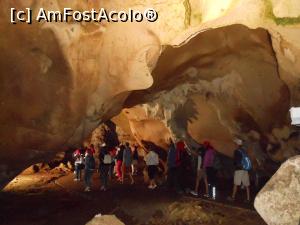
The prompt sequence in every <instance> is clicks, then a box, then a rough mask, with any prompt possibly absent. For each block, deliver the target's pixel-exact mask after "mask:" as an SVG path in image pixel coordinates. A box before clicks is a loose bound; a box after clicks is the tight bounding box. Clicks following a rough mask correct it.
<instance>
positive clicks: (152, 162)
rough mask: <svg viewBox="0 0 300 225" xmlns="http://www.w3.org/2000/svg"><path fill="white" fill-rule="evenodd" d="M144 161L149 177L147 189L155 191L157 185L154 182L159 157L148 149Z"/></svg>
mask: <svg viewBox="0 0 300 225" xmlns="http://www.w3.org/2000/svg"><path fill="white" fill-rule="evenodd" d="M144 160H145V162H146V165H147V169H148V176H149V180H150V183H149V186H148V188H149V189H155V188H156V187H157V184H156V182H155V176H156V174H157V170H158V168H157V166H158V165H159V157H158V154H157V153H155V152H154V151H153V149H150V151H149V152H148V153H147V155H146V156H145V157H144Z"/></svg>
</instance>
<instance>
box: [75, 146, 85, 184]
mask: <svg viewBox="0 0 300 225" xmlns="http://www.w3.org/2000/svg"><path fill="white" fill-rule="evenodd" d="M81 152H82V150H81V149H76V150H75V152H74V153H73V157H74V158H75V163H74V164H75V179H74V181H80V180H81V172H82V170H83V168H84V156H83V155H82V154H81Z"/></svg>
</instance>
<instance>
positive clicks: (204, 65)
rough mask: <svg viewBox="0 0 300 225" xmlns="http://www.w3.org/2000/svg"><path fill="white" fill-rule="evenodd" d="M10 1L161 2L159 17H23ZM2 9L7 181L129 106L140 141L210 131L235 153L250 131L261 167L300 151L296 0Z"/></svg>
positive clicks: (0, 76) (203, 135)
mask: <svg viewBox="0 0 300 225" xmlns="http://www.w3.org/2000/svg"><path fill="white" fill-rule="evenodd" d="M10 7H15V8H25V7H31V8H32V9H33V10H34V12H36V10H37V9H39V8H40V7H44V8H45V9H49V10H50V9H51V10H59V9H62V8H63V7H71V8H73V9H74V10H76V9H78V10H84V9H90V8H92V7H94V8H99V7H106V8H107V9H127V8H129V7H131V8H134V9H139V10H143V9H145V8H149V7H153V8H154V9H156V10H157V11H158V12H159V19H158V21H157V22H155V23H148V22H144V23H104V24H100V23H99V24H98V23H97V24H96V23H81V24H80V23H48V24H46V23H41V24H38V23H36V22H34V23H33V24H32V25H26V24H17V25H12V24H9V18H10V15H9V12H10ZM0 10H1V11H0V32H1V37H0V40H1V41H0V50H1V53H0V68H1V72H0V89H1V91H0V104H1V111H0V171H1V172H0V184H1V186H3V185H5V184H6V183H7V182H8V181H9V180H11V179H12V178H13V177H14V176H15V175H17V174H18V173H19V172H20V171H22V170H23V169H25V168H27V167H28V166H30V165H32V164H35V163H39V162H42V161H48V160H50V159H52V158H53V157H54V156H55V154H56V153H57V152H59V151H61V150H62V149H64V148H66V147H69V146H76V145H79V144H80V143H81V142H82V141H83V140H85V139H86V138H87V137H88V136H89V135H90V134H91V132H92V131H93V130H94V129H95V128H96V127H98V126H99V124H100V123H101V122H102V121H106V120H108V119H110V118H112V117H114V116H116V115H118V114H119V113H120V112H121V110H122V109H123V108H128V109H124V111H123V113H125V115H126V116H127V117H128V118H129V121H128V124H129V127H130V132H131V133H132V135H133V136H134V137H135V138H137V140H138V142H140V143H141V142H142V141H149V142H153V143H154V144H156V145H157V146H159V147H161V148H166V140H167V138H168V137H169V136H170V135H173V136H175V137H177V138H181V137H185V138H186V139H187V140H188V142H189V143H190V144H191V145H195V143H196V142H201V141H203V140H204V139H208V140H210V141H212V143H213V144H214V145H215V146H216V148H217V149H218V150H219V151H220V152H222V153H224V154H226V155H229V156H230V155H232V152H233V149H234V145H233V143H232V138H233V137H234V136H235V135H237V134H238V135H240V136H242V137H243V138H244V139H246V140H247V141H248V142H249V143H250V146H251V144H253V143H259V144H260V145H261V150H260V151H259V152H258V153H257V150H254V149H252V150H251V151H250V155H251V157H252V159H257V164H258V165H259V166H263V160H264V159H271V160H273V161H276V162H280V161H282V160H284V159H286V158H289V157H291V156H293V155H296V154H298V153H299V148H298V146H299V143H298V141H297V137H298V136H299V134H298V131H294V130H293V129H292V128H291V127H290V126H289V123H290V121H289V114H288V110H289V107H290V106H292V105H293V106H297V105H298V106H299V104H300V94H299V91H300V89H299V81H300V64H299V58H300V42H299V37H300V29H299V28H300V19H299V15H300V7H299V2H298V1H296V0H289V1H283V0H272V1H271V0H263V1H257V0H246V1H239V0H223V1H213V0H210V1H206V0H202V1H199V0H197V1H196V0H176V1H174V0H172V1H171V0H169V1H158V0H153V1H146V2H145V1H140V0H132V1H118V0H114V1H111V0H110V1H108V0H107V1H79V0H78V1H67V0H66V1H61V0H60V1H59V0H47V1H46V0H44V1H43V0H42V1H41V0H31V1H1V3H0ZM140 104H144V105H140ZM131 107H135V108H131ZM126 111H128V113H126ZM123 116H124V115H123ZM116 123H125V122H124V118H123V120H121V121H117V122H116ZM126 123H127V122H126ZM128 124H127V125H126V126H127V129H128ZM119 127H121V125H120V126H119ZM130 132H129V133H130ZM124 133H126V131H124ZM130 135H131V134H130ZM258 155H261V156H262V157H260V159H259V160H258ZM254 161H255V160H254ZM255 163H256V161H255Z"/></svg>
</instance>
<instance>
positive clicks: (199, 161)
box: [191, 146, 209, 197]
mask: <svg viewBox="0 0 300 225" xmlns="http://www.w3.org/2000/svg"><path fill="white" fill-rule="evenodd" d="M205 151H206V149H205V147H204V146H201V147H200V148H199V149H198V153H197V176H196V184H195V189H194V190H193V191H191V194H192V195H194V196H198V191H199V184H200V181H201V180H202V179H203V180H204V184H205V195H204V197H209V194H208V182H207V176H206V171H205V169H204V168H203V165H204V163H203V161H204V157H205Z"/></svg>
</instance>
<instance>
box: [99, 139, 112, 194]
mask: <svg viewBox="0 0 300 225" xmlns="http://www.w3.org/2000/svg"><path fill="white" fill-rule="evenodd" d="M111 163H112V156H111V154H110V151H109V148H108V146H106V144H105V143H104V144H102V146H101V148H100V154H99V172H100V180H101V191H106V190H107V186H108V176H109V170H110V166H111Z"/></svg>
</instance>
